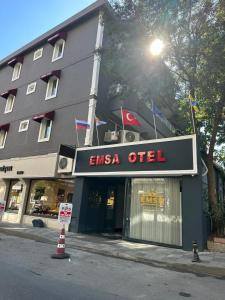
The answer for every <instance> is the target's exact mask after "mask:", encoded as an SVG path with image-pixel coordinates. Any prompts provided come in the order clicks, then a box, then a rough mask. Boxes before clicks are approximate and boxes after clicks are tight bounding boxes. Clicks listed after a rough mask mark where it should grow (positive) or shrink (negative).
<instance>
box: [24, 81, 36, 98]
mask: <svg viewBox="0 0 225 300" xmlns="http://www.w3.org/2000/svg"><path fill="white" fill-rule="evenodd" d="M36 85H37V82H36V81H35V82H31V83H29V84H28V86H27V92H26V95H30V94H32V93H34V92H35V91H36ZM32 87H33V90H32V89H31V88H32ZM29 89H31V90H30V91H29Z"/></svg>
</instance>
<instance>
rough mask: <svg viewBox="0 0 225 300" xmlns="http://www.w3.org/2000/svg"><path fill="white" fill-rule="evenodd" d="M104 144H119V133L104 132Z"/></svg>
mask: <svg viewBox="0 0 225 300" xmlns="http://www.w3.org/2000/svg"><path fill="white" fill-rule="evenodd" d="M104 142H106V143H109V144H113V143H118V142H119V132H118V131H107V132H105V137H104Z"/></svg>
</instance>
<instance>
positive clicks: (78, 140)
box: [75, 118, 80, 148]
mask: <svg viewBox="0 0 225 300" xmlns="http://www.w3.org/2000/svg"><path fill="white" fill-rule="evenodd" d="M75 126H76V136H77V145H78V148H79V147H80V143H79V136H78V130H77V119H76V118H75Z"/></svg>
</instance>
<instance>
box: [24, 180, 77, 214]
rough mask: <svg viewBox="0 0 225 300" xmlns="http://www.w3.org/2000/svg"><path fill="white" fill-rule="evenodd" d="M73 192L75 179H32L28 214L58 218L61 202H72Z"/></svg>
mask: <svg viewBox="0 0 225 300" xmlns="http://www.w3.org/2000/svg"><path fill="white" fill-rule="evenodd" d="M73 192H74V181H73V180H60V181H59V180H54V181H53V180H32V182H31V188H30V194H29V197H28V203H27V208H26V214H28V215H33V216H45V217H53V218H57V216H58V211H59V205H60V203H61V202H67V203H70V202H71V201H72V197H73Z"/></svg>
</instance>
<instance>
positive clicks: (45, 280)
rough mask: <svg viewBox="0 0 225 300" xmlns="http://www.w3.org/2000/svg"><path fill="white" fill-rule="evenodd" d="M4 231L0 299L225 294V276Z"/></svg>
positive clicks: (209, 296) (0, 247)
mask: <svg viewBox="0 0 225 300" xmlns="http://www.w3.org/2000/svg"><path fill="white" fill-rule="evenodd" d="M55 249H56V245H49V244H45V243H40V242H36V241H32V240H27V239H22V238H18V237H14V236H6V235H3V234H0V263H1V280H0V300H21V299H23V300H28V299H32V300H35V299H42V300H45V299H46V300H51V299H54V300H57V299H65V300H67V299H68V300H70V299H93V300H94V299H96V300H97V299H98V300H100V299H107V300H108V299H109V300H110V299H121V300H122V299H152V300H164V299H171V300H172V299H173V300H176V299H184V298H192V299H204V300H207V299H210V300H211V299H224V280H221V279H215V278H212V277H200V276H196V275H193V274H188V273H179V272H174V271H169V270H165V269H161V268H152V267H150V266H147V265H144V264H138V263H134V262H129V261H124V260H121V259H115V258H110V257H106V256H101V255H95V254H91V253H88V252H83V251H78V250H74V249H66V250H67V252H68V253H70V254H71V259H70V260H68V259H65V260H54V259H51V258H50V256H51V254H53V253H54V252H55Z"/></svg>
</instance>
